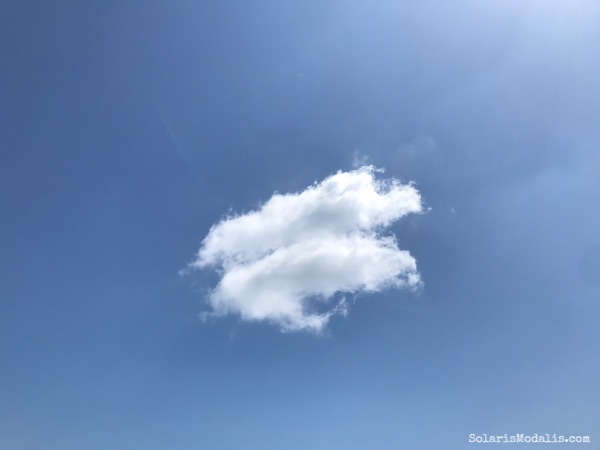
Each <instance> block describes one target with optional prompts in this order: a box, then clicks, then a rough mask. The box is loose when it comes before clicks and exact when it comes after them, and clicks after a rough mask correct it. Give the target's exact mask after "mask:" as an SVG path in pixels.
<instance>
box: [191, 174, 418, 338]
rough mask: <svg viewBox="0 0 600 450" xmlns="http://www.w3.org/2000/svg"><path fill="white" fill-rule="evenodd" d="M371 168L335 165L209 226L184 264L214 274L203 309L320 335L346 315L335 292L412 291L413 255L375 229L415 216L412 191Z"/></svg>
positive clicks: (414, 277)
mask: <svg viewBox="0 0 600 450" xmlns="http://www.w3.org/2000/svg"><path fill="white" fill-rule="evenodd" d="M378 173H379V171H378V170H376V169H375V168H374V167H373V166H363V167H361V168H359V169H356V170H353V171H349V172H342V171H339V172H337V173H336V174H335V175H332V176H330V177H328V178H326V179H324V180H323V181H321V182H319V183H315V184H313V185H312V186H309V187H308V188H306V189H305V190H304V191H302V192H299V193H293V194H279V193H275V194H274V195H273V196H272V197H271V198H270V199H269V200H268V201H267V202H266V203H264V204H263V205H262V206H261V207H260V208H259V209H257V210H256V211H251V212H248V213H245V214H241V215H237V216H232V217H226V218H224V219H223V220H221V221H220V222H218V223H216V224H215V225H213V226H212V227H211V229H210V231H209V233H208V235H207V236H206V237H205V238H204V240H203V242H202V246H201V247H200V250H199V251H198V253H197V256H196V259H195V260H194V261H193V262H192V263H191V264H190V267H191V268H193V269H211V268H212V269H214V270H216V272H217V273H218V274H219V275H220V281H219V282H218V284H217V286H216V287H215V288H214V289H213V290H212V292H211V294H210V295H209V297H208V303H209V306H210V308H211V311H210V312H209V313H208V314H209V315H212V316H223V315H226V314H236V315H238V316H239V317H241V319H242V320H248V321H268V322H271V323H273V324H275V325H276V326H278V327H280V328H281V329H282V330H283V331H298V330H308V331H314V332H320V331H322V330H323V328H324V327H325V326H326V325H327V323H328V321H329V320H330V319H331V317H332V316H334V315H336V314H341V315H345V314H346V313H347V312H348V308H347V304H346V301H345V298H344V294H358V293H373V292H380V291H383V290H385V289H389V288H408V289H415V288H417V287H419V286H420V284H421V281H420V276H419V273H418V271H417V265H416V261H415V259H414V258H413V257H412V256H411V255H410V253H409V252H407V251H404V250H401V249H400V248H398V244H397V242H396V239H395V237H394V236H393V235H385V234H384V231H385V228H386V227H388V226H390V225H391V224H392V223H393V222H395V221H397V220H398V219H399V218H401V217H402V216H405V215H407V214H410V213H420V212H422V206H421V196H420V194H419V192H418V191H417V189H416V188H415V187H414V186H412V185H410V184H401V183H400V182H399V181H398V180H396V179H393V178H392V179H377V174H378Z"/></svg>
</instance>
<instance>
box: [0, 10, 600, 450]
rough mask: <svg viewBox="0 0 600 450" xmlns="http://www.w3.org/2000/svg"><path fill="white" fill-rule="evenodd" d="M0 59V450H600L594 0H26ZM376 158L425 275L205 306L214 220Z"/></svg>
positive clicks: (1, 34)
mask: <svg viewBox="0 0 600 450" xmlns="http://www.w3.org/2000/svg"><path fill="white" fill-rule="evenodd" d="M0 67H1V70H0V364H1V366H0V368H1V371H0V448H3V449H65V450H67V449H74V450H75V449H77V450H87V449H234V448H240V449H246V448H248V449H250V448H256V449H288V448H289V449H312V448H315V449H367V448H369V449H370V448H373V449H403V448H406V449H434V448H440V449H442V448H443V449H465V448H475V447H478V446H475V445H472V444H468V442H467V440H468V434H469V433H478V434H479V433H488V434H504V433H509V434H510V433H526V434H527V433H530V434H532V433H558V434H581V435H589V436H590V437H591V439H592V444H591V445H587V446H577V448H594V449H596V448H600V444H599V442H600V356H599V355H600V326H599V319H600V200H599V198H600V149H599V145H600V127H599V126H598V124H599V119H600V4H598V3H597V2H593V1H584V0H573V1H545V2H536V1H529V2H528V1H483V2H479V1H457V0H451V1H447V2H433V1H421V2H417V1H386V0H384V1H362V2H359V1H356V2H352V1H331V2H320V1H302V2H300V1H289V2H288V1H274V0H273V1H266V0H261V1H248V2H242V1H234V0H232V1H228V2H217V1H204V2H193V1H170V2H166V1H165V2H157V1H148V2H133V1H119V2H111V1H103V2H91V1H58V0H57V1H52V2H42V1H39V2H34V1H13V0H6V1H3V2H2V3H1V4H0ZM355 157H358V158H364V157H368V161H369V162H370V163H373V164H375V165H376V166H379V167H385V168H386V176H393V177H398V178H400V179H402V180H404V181H408V180H415V181H416V183H417V187H418V188H419V190H420V191H421V192H422V194H423V197H424V200H425V202H426V204H427V206H428V207H431V208H432V209H431V211H429V212H428V213H427V214H423V215H419V216H409V217H407V218H405V219H403V220H401V221H400V222H399V223H398V224H397V225H396V226H395V227H393V229H392V231H393V232H394V233H395V234H396V235H397V236H398V240H399V242H400V246H401V247H402V248H404V249H407V250H410V251H411V253H412V254H413V256H415V258H416V259H417V261H418V264H419V269H420V272H421V274H422V277H423V279H424V282H425V288H424V290H423V292H422V293H420V294H419V295H415V294H412V293H407V292H402V291H391V292H387V293H384V294H380V295H373V296H361V297H359V298H358V299H357V300H356V303H355V304H354V305H353V306H352V310H351V313H350V315H349V316H348V317H347V318H338V319H335V320H334V321H333V323H332V324H331V326H330V327H329V330H328V332H327V333H326V334H325V335H324V336H314V335H310V334H306V333H299V334H282V333H280V332H279V331H278V330H277V329H275V328H273V327H271V326H269V325H266V324H247V323H240V322H239V321H238V320H237V319H236V318H233V317H232V318H225V319H222V320H218V321H215V322H214V323H210V324H203V323H201V321H200V320H199V318H198V314H199V312H200V311H202V310H204V309H205V306H204V303H203V296H204V294H205V293H206V291H207V289H209V288H210V286H212V285H214V282H215V280H216V278H215V275H214V274H210V273H207V274H197V275H195V276H191V277H190V276H183V277H182V276H180V275H179V274H178V272H179V270H180V269H182V268H183V267H185V266H186V264H187V263H188V262H189V261H191V260H192V258H193V256H194V253H195V252H196V250H197V249H198V247H199V245H200V242H201V240H202V238H203V237H204V236H205V235H206V233H207V232H208V229H209V228H210V226H211V225H212V224H213V223H215V222H216V221H217V220H218V219H219V218H220V217H222V215H223V214H225V213H227V212H228V211H229V210H230V209H233V210H234V211H238V212H240V211H244V210H246V211H247V210H249V209H252V208H254V207H256V206H257V205H258V204H259V203H260V202H261V201H264V200H266V199H268V197H269V196H270V195H271V194H272V192H273V191H275V190H278V191H280V192H290V191H297V190H301V189H303V188H304V187H306V186H308V185H309V184H311V183H312V182H314V181H315V180H318V179H321V178H323V177H325V176H327V175H329V174H331V173H333V172H335V171H337V170H338V169H343V170H348V169H351V168H352V163H353V160H354V158H355ZM521 447H523V446H521V445H517V446H516V448H521ZM566 447H568V446H561V448H566ZM511 448H512V447H511ZM536 448H546V447H545V446H543V445H539V446H536ZM547 448H554V447H552V446H548V447H547Z"/></svg>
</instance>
